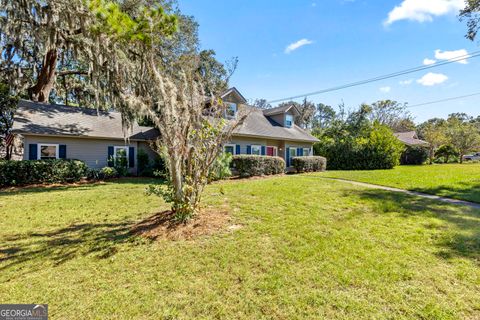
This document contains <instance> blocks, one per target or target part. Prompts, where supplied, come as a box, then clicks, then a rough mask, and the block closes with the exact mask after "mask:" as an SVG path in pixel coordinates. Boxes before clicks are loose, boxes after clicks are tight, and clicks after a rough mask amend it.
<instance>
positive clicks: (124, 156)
mask: <svg viewBox="0 0 480 320" xmlns="http://www.w3.org/2000/svg"><path fill="white" fill-rule="evenodd" d="M113 159H114V161H115V166H117V165H121V164H122V163H123V164H125V166H127V165H128V147H127V146H115V147H113Z"/></svg>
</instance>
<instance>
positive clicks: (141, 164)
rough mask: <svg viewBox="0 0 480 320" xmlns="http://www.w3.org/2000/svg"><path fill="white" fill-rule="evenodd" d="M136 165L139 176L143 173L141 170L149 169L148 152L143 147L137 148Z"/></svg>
mask: <svg viewBox="0 0 480 320" xmlns="http://www.w3.org/2000/svg"><path fill="white" fill-rule="evenodd" d="M137 166H138V174H139V175H141V176H142V175H143V172H144V171H145V170H148V169H149V166H150V159H149V157H148V153H147V152H146V151H145V150H143V149H138V152H137Z"/></svg>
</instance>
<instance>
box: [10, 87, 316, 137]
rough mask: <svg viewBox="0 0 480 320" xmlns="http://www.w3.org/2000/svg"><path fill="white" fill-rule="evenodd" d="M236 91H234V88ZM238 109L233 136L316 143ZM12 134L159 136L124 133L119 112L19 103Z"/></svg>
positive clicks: (136, 129) (149, 131) (257, 112)
mask: <svg viewBox="0 0 480 320" xmlns="http://www.w3.org/2000/svg"><path fill="white" fill-rule="evenodd" d="M235 90H236V89H235ZM239 110H243V111H245V112H246V113H247V114H248V115H247V118H246V119H245V121H244V123H243V124H242V125H241V126H240V127H238V128H237V129H236V130H235V131H234V132H233V135H234V136H249V137H258V138H266V139H279V140H290V141H301V142H309V143H313V142H317V141H318V139H317V138H315V137H313V136H312V135H311V134H310V133H308V132H307V131H306V130H304V129H302V128H300V127H299V126H297V125H293V126H292V127H291V128H285V127H283V126H281V125H280V124H278V123H276V122H275V121H273V120H272V119H271V118H269V117H267V116H265V115H264V113H263V110H261V109H259V108H256V107H252V106H248V105H245V104H240V105H239ZM12 132H13V133H20V134H32V135H60V136H75V137H91V138H102V139H124V138H125V137H126V138H128V139H130V140H152V139H155V138H156V137H158V135H159V133H158V130H156V129H155V128H152V127H142V126H139V125H137V124H135V125H134V126H133V128H132V130H131V131H129V132H126V131H125V129H124V128H123V125H122V115H121V113H119V112H112V111H110V112H106V111H99V112H98V113H97V110H96V109H89V108H79V107H72V106H65V105H56V104H44V103H37V102H32V101H26V100H20V102H19V104H18V109H17V111H16V114H15V118H14V123H13V129H12Z"/></svg>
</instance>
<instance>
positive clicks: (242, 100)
mask: <svg viewBox="0 0 480 320" xmlns="http://www.w3.org/2000/svg"><path fill="white" fill-rule="evenodd" d="M231 94H233V95H235V96H236V97H237V99H238V100H239V102H240V103H247V99H245V97H244V96H243V95H242V94H241V93H240V91H238V90H237V88H235V87H232V88H230V89H228V90H227V91H225V92H224V93H222V94H221V95H220V98H222V99H224V98H225V97H228V96H229V95H231Z"/></svg>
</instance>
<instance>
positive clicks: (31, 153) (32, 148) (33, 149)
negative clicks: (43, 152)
mask: <svg viewBox="0 0 480 320" xmlns="http://www.w3.org/2000/svg"><path fill="white" fill-rule="evenodd" d="M37 159H38V145H37V144H36V143H30V144H29V145H28V160H37Z"/></svg>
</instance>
